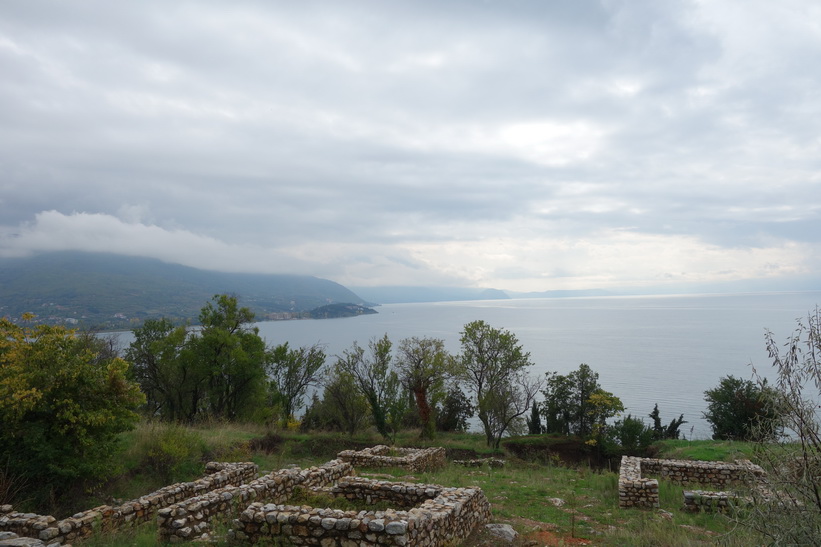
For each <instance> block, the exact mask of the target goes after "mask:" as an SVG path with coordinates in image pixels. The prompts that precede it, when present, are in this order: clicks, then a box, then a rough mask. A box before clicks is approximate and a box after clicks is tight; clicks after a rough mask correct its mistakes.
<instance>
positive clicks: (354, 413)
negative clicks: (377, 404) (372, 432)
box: [303, 364, 369, 436]
mask: <svg viewBox="0 0 821 547" xmlns="http://www.w3.org/2000/svg"><path fill="white" fill-rule="evenodd" d="M322 385H323V387H324V389H323V391H322V399H319V397H318V396H317V395H316V394H314V403H313V404H312V405H311V407H310V408H309V409H308V410H307V411H306V412H305V418H304V419H303V425H305V426H306V428H312V429H329V430H333V431H344V432H346V433H348V435H350V436H353V435H354V434H355V433H356V432H357V431H359V430H360V429H362V428H363V427H364V426H365V425H366V423H367V419H368V416H369V407H368V401H367V400H366V399H365V397H364V396H363V395H362V393H360V391H359V389H358V388H357V386H356V383H355V380H354V378H353V376H352V375H351V374H349V373H348V372H346V371H345V370H344V369H342V368H341V367H340V366H339V365H338V364H337V365H335V366H333V367H330V370H329V371H328V372H327V373H326V374H325V376H324V378H323V380H322ZM312 420H313V421H312Z"/></svg>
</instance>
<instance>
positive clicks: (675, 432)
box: [650, 403, 687, 441]
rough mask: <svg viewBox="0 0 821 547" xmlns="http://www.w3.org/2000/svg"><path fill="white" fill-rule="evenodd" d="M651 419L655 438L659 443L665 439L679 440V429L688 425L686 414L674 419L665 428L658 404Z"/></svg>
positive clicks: (651, 414)
mask: <svg viewBox="0 0 821 547" xmlns="http://www.w3.org/2000/svg"><path fill="white" fill-rule="evenodd" d="M650 418H652V419H653V438H654V439H656V440H659V441H660V440H664V439H678V437H679V435H680V432H679V428H680V427H681V426H682V424H686V423H687V421H686V420H685V419H684V414H681V415H680V416H679V417H678V418H674V419H673V420H672V421H671V422H670V424H669V425H667V427H664V426H663V425H662V423H661V413H660V412H659V404H658V403H656V406H654V407H653V411H652V412H651V413H650Z"/></svg>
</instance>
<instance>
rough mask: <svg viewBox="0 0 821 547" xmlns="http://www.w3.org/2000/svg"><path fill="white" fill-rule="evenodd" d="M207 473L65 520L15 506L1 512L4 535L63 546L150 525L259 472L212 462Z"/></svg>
mask: <svg viewBox="0 0 821 547" xmlns="http://www.w3.org/2000/svg"><path fill="white" fill-rule="evenodd" d="M206 473H207V475H206V476H205V477H203V478H201V479H199V480H196V481H193V482H185V483H177V484H172V485H171V486H166V487H164V488H161V489H159V490H157V491H156V492H152V493H150V494H148V495H145V496H142V497H140V498H138V499H135V500H130V501H127V502H125V503H122V504H120V505H116V506H110V505H101V506H100V507H95V508H93V509H89V510H87V511H83V512H81V513H77V514H75V515H73V516H71V517H69V518H66V519H62V520H57V519H56V518H54V517H53V516H50V515H37V514H33V513H18V512H16V511H14V510H13V508H12V507H11V506H3V508H2V509H0V531H9V532H14V533H16V534H19V535H21V536H26V537H31V538H37V539H40V540H43V541H47V542H49V543H61V544H62V543H65V542H67V541H74V540H76V539H80V538H85V537H89V536H90V535H92V534H93V533H94V532H95V531H97V530H110V529H114V528H118V527H121V526H128V525H133V524H140V523H143V522H146V521H149V520H151V519H153V518H154V516H155V515H156V514H157V512H158V510H160V509H162V508H163V507H168V506H169V505H173V504H175V503H178V502H181V501H183V500H185V499H186V498H190V497H192V496H197V495H200V494H203V493H205V492H208V491H210V490H215V489H220V488H224V487H226V486H229V485H238V484H243V483H245V482H248V481H250V480H253V479H254V478H255V477H256V476H257V473H258V468H257V466H256V464H254V463H250V462H248V463H216V462H211V463H208V464H207V465H206Z"/></svg>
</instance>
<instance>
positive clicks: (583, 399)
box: [542, 363, 601, 438]
mask: <svg viewBox="0 0 821 547" xmlns="http://www.w3.org/2000/svg"><path fill="white" fill-rule="evenodd" d="M599 390H601V386H600V385H599V374H598V373H597V372H594V371H593V369H591V368H590V366H589V365H587V364H585V363H582V364H581V365H579V368H578V369H577V370H574V371H572V372H570V373H569V374H567V375H562V374H558V373H557V372H549V373H547V381H546V384H545V389H544V390H543V391H542V394H543V395H544V401H543V403H542V415H543V416H544V418H545V431H546V432H547V433H559V434H562V435H578V436H579V437H582V438H589V437H590V436H591V435H592V434H593V427H594V424H595V423H596V420H597V415H596V413H595V412H594V409H593V407H592V406H591V405H592V403H591V400H590V397H591V396H592V395H593V394H594V393H596V392H598V391H599Z"/></svg>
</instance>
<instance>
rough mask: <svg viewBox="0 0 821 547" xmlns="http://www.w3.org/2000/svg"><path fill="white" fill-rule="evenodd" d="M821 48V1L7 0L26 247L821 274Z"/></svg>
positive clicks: (413, 274)
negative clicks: (129, 0)
mask: <svg viewBox="0 0 821 547" xmlns="http://www.w3.org/2000/svg"><path fill="white" fill-rule="evenodd" d="M820 66H821V3H819V2H818V1H817V0H779V1H778V2H774V1H773V0H726V1H725V0H709V1H692V2H689V1H659V0H644V1H642V0H624V1H620V0H601V1H585V0H566V1H548V0H532V1H516V0H510V1H502V0H498V1H478V0H477V1H472V2H468V1H441V0H436V1H420V0H412V1H411V0H408V1H384V0H379V1H375V0H374V1H345V0H342V1H340V0H333V1H331V0H328V1H323V2H319V1H310V0H308V1H306V0H300V1H298V2H297V1H288V2H285V1H258V2H254V1H242V0H240V1H232V2H224V1H197V2H193V1H174V2H168V1H160V0H155V1H150V0H149V1H146V0H141V1H139V2H112V1H110V0H89V1H85V0H77V1H71V2H66V1H56V0H55V1H39V0H3V1H2V2H0V256H23V255H26V254H29V253H32V252H39V251H48V250H57V249H77V250H89V251H114V252H119V253H125V254H130V255H139V256H150V257H155V258H160V259H162V260H166V261H169V262H178V263H182V264H186V265H189V266H195V267H200V268H206V269H219V270H226V271H248V272H271V273H306V274H311V275H316V276H319V277H325V278H328V279H332V280H334V281H337V282H340V283H342V284H345V285H348V286H378V285H455V286H471V287H494V288H498V289H504V290H513V291H537V290H553V289H591V288H608V289H612V288H620V287H627V286H629V287H642V286H644V287H646V286H662V287H663V286H685V285H689V284H699V283H708V282H709V283H714V282H734V283H737V286H738V287H742V286H744V283H745V282H747V281H749V280H769V281H772V282H773V283H780V284H781V285H782V286H783V284H784V283H787V284H789V282H790V281H791V280H804V281H806V280H807V279H815V280H819V279H821V243H820V242H821V69H819V67H820ZM729 286H731V287H732V286H733V285H732V284H731V285H729Z"/></svg>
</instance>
